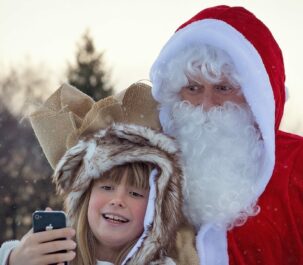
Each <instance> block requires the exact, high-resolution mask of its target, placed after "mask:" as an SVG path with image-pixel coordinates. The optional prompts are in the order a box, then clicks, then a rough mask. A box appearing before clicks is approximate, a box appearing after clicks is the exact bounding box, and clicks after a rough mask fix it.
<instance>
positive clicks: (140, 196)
mask: <svg viewBox="0 0 303 265" xmlns="http://www.w3.org/2000/svg"><path fill="white" fill-rule="evenodd" d="M129 194H130V195H131V196H132V197H135V198H143V197H144V195H143V194H141V193H138V192H135V191H130V192H129Z"/></svg>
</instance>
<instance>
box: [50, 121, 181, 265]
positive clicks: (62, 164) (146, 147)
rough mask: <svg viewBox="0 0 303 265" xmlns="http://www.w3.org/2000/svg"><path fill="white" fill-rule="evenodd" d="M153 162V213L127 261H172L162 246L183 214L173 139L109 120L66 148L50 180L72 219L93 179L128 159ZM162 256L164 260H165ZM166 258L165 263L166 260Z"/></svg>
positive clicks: (179, 173)
mask: <svg viewBox="0 0 303 265" xmlns="http://www.w3.org/2000/svg"><path fill="white" fill-rule="evenodd" d="M135 161H136V162H140V161H142V162H150V163H153V164H156V165H157V166H158V167H159V169H160V174H158V175H157V176H156V181H155V185H156V186H155V188H156V200H155V209H154V214H153V216H154V218H153V222H152V223H151V225H150V226H149V227H148V228H147V231H145V238H144V240H143V243H142V244H141V245H140V246H139V248H138V250H137V252H136V253H135V254H134V255H133V256H132V257H131V258H130V259H129V260H128V261H127V262H126V263H125V264H148V263H149V262H152V261H153V262H156V260H157V262H160V263H155V264H172V263H171V261H170V260H169V259H166V250H167V248H168V247H170V246H171V244H172V243H173V242H174V238H175V234H176V228H177V226H178V224H179V222H180V221H181V216H182V213H181V211H182V193H181V182H182V170H181V165H180V164H179V153H178V149H177V146H176V143H175V141H174V140H173V139H172V138H170V137H168V136H166V135H164V134H162V133H159V132H157V131H155V130H152V129H149V128H147V127H142V126H139V125H129V124H127V125H126V124H113V125H112V126H110V127H108V128H107V129H103V130H100V131H98V132H97V133H95V134H94V135H91V136H87V137H86V138H85V139H82V140H80V141H79V142H78V144H77V145H75V146H74V147H72V148H71V149H69V150H68V151H67V152H66V153H65V155H64V156H63V157H62V159H61V160H60V161H59V163H58V165H57V168H56V169H55V173H54V177H53V180H54V182H55V183H56V185H57V188H58V190H59V191H60V192H61V193H63V194H66V195H67V214H68V216H69V218H70V220H71V223H73V218H74V212H73V211H74V209H76V207H77V205H78V203H79V199H80V197H81V195H82V194H83V193H84V192H85V191H86V190H87V188H88V187H89V185H90V182H91V181H92V180H93V179H96V178H99V176H100V175H101V174H102V173H104V172H106V171H108V170H109V169H111V168H112V167H114V166H117V165H122V164H125V163H128V162H135ZM165 260H166V261H165ZM168 261H169V262H168Z"/></svg>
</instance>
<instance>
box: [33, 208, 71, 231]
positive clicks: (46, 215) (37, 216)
mask: <svg viewBox="0 0 303 265" xmlns="http://www.w3.org/2000/svg"><path fill="white" fill-rule="evenodd" d="M64 227H66V217H65V213H64V212H62V211H51V212H46V211H35V212H34V213H33V230H34V233H37V232H42V231H46V230H52V229H59V228H64Z"/></svg>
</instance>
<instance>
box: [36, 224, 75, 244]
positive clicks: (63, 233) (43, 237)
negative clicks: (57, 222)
mask: <svg viewBox="0 0 303 265" xmlns="http://www.w3.org/2000/svg"><path fill="white" fill-rule="evenodd" d="M74 235H75V230H74V229H72V228H70V227H66V228H61V229H54V230H51V231H43V232H38V233H35V234H34V235H33V237H34V238H35V239H34V240H36V242H37V243H43V242H48V241H52V240H56V239H58V238H72V237H73V236H74Z"/></svg>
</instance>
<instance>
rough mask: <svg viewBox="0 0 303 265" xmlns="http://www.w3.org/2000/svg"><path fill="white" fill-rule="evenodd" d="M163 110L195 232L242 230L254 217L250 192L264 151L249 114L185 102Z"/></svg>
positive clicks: (231, 107)
mask: <svg viewBox="0 0 303 265" xmlns="http://www.w3.org/2000/svg"><path fill="white" fill-rule="evenodd" d="M168 109H170V110H171V111H170V112H169V113H168V114H169V115H170V119H167V120H170V122H169V123H168V124H167V123H166V125H167V126H165V127H164V131H165V132H166V133H168V134H170V135H172V136H174V137H176V139H177V141H178V143H179V144H180V148H181V152H182V158H183V163H184V170H185V172H184V173H185V183H184V187H183V192H184V213H185V215H186V216H187V217H188V218H189V220H190V221H191V222H192V224H194V225H195V227H196V229H199V228H200V226H201V225H203V224H205V223H213V224H215V225H217V226H220V227H226V228H227V229H231V228H232V227H233V226H239V225H242V224H244V223H245V221H246V220H247V218H248V217H249V216H253V215H256V214H257V213H258V211H259V207H258V206H256V201H257V195H256V193H255V191H254V187H255V185H256V181H257V180H258V179H259V178H260V164H261V163H260V162H261V160H262V153H263V148H264V147H263V140H262V139H261V136H260V133H259V131H258V129H256V128H255V126H254V118H253V115H252V113H251V111H250V110H248V108H247V109H246V108H243V107H239V106H237V105H235V104H232V103H225V104H224V106H221V107H213V108H212V109H210V110H209V111H208V112H205V111H204V110H203V109H202V108H201V107H194V106H192V105H191V104H189V103H186V102H177V103H175V104H174V105H173V106H166V110H168ZM167 120H166V121H167Z"/></svg>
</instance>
